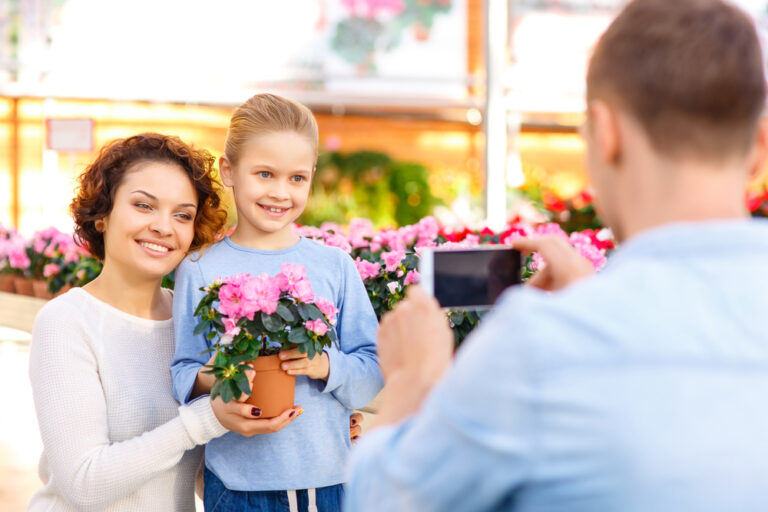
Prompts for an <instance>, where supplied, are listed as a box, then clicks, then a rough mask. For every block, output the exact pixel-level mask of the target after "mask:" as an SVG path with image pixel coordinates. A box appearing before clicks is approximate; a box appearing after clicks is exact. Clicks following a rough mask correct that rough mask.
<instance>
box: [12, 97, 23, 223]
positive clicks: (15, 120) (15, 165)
mask: <svg viewBox="0 0 768 512" xmlns="http://www.w3.org/2000/svg"><path fill="white" fill-rule="evenodd" d="M10 171H11V222H12V223H13V225H14V226H15V227H16V229H18V228H19V222H20V220H21V194H20V193H19V192H20V191H19V189H20V181H21V170H20V169H19V98H12V99H11V169H10Z"/></svg>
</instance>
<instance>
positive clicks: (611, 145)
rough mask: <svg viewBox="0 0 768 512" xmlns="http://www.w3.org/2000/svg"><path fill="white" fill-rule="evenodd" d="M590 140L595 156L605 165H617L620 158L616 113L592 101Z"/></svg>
mask: <svg viewBox="0 0 768 512" xmlns="http://www.w3.org/2000/svg"><path fill="white" fill-rule="evenodd" d="M589 115H590V117H591V120H590V125H591V129H592V140H593V141H594V143H595V145H596V149H597V154H598V155H599V157H600V158H601V159H602V160H603V162H604V163H605V164H608V165H615V164H617V163H619V160H620V156H621V130H620V128H619V121H618V118H617V117H616V112H615V110H614V109H612V108H611V107H610V106H609V105H608V103H606V102H604V101H601V100H594V101H592V102H590V104H589Z"/></svg>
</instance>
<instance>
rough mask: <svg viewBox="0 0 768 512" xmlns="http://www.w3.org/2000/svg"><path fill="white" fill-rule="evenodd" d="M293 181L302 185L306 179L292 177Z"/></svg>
mask: <svg viewBox="0 0 768 512" xmlns="http://www.w3.org/2000/svg"><path fill="white" fill-rule="evenodd" d="M291 179H292V180H293V181H295V182H296V183H301V182H302V181H304V180H305V179H306V178H304V176H292V177H291Z"/></svg>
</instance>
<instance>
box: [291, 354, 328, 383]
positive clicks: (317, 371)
mask: <svg viewBox="0 0 768 512" xmlns="http://www.w3.org/2000/svg"><path fill="white" fill-rule="evenodd" d="M280 360H281V361H282V362H283V363H282V364H281V365H280V366H281V368H282V369H283V370H285V371H286V373H288V375H306V376H307V377H309V378H310V379H320V380H328V374H329V373H330V371H331V365H330V362H329V360H328V354H327V353H326V352H324V351H323V352H321V353H319V354H315V357H313V358H312V359H310V358H308V357H307V354H302V353H301V352H300V351H299V349H297V348H294V349H291V350H283V351H282V352H280Z"/></svg>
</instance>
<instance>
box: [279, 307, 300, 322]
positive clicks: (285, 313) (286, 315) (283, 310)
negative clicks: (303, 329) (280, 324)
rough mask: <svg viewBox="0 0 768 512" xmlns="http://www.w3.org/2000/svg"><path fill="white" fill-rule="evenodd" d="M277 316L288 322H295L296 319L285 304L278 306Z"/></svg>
mask: <svg viewBox="0 0 768 512" xmlns="http://www.w3.org/2000/svg"><path fill="white" fill-rule="evenodd" d="M277 314H278V315H280V318H282V319H283V320H285V321H286V322H293V321H294V319H295V318H296V317H294V316H293V313H291V310H290V309H288V308H287V307H286V306H285V305H283V304H278V305H277Z"/></svg>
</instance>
